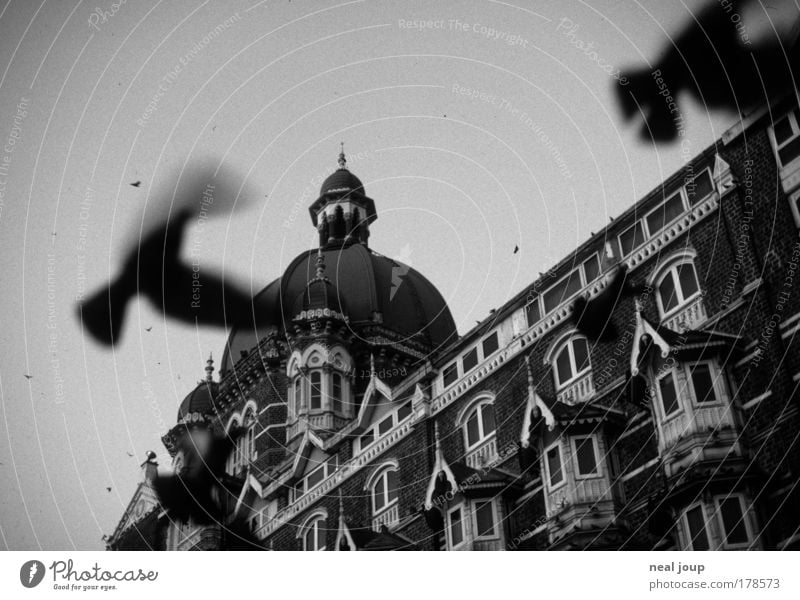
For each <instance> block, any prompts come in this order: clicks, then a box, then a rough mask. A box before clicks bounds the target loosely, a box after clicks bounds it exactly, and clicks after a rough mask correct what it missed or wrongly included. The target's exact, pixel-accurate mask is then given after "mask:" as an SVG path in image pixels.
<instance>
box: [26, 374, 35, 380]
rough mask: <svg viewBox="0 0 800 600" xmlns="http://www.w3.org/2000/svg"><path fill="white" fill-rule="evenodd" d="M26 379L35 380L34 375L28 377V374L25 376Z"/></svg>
mask: <svg viewBox="0 0 800 600" xmlns="http://www.w3.org/2000/svg"><path fill="white" fill-rule="evenodd" d="M25 379H33V375H28V374H27V373H26V374H25Z"/></svg>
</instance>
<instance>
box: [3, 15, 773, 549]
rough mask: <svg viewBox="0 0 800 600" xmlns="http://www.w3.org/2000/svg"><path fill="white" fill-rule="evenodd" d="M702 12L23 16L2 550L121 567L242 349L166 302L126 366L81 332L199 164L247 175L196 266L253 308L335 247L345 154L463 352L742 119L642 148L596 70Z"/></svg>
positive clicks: (379, 243) (7, 301) (143, 323)
mask: <svg viewBox="0 0 800 600" xmlns="http://www.w3.org/2000/svg"><path fill="white" fill-rule="evenodd" d="M515 4H517V5H518V6H515ZM700 5H701V3H698V2H688V3H686V4H682V3H678V2H663V1H659V0H648V1H647V2H639V3H637V2H616V1H607V2H592V3H591V5H589V4H584V3H579V2H563V1H551V2H546V1H541V2H516V3H515V2H508V3H506V2H491V1H477V0H476V1H472V2H449V1H448V2H444V1H439V2H419V1H417V2H402V3H400V2H390V1H374V0H363V1H358V0H356V1H351V2H341V3H336V2H310V1H305V0H295V1H293V2H288V1H285V2H263V3H256V2H255V1H254V0H247V1H245V0H242V1H231V2H224V3H223V2H213V3H212V2H204V3H199V2H193V3H189V2H127V3H125V4H122V5H121V6H120V7H119V10H118V11H117V12H116V13H115V14H112V8H111V6H112V2H110V1H105V0H96V1H94V2H91V3H83V2H71V1H69V2H52V1H50V2H47V1H46V0H45V1H44V2H41V3H39V2H26V1H15V2H8V3H3V4H2V6H0V98H1V99H2V104H0V106H2V107H3V109H2V113H0V138H2V143H3V145H4V146H5V145H6V143H7V141H8V140H9V137H10V136H12V133H13V150H12V151H11V152H10V153H9V152H5V151H0V154H7V155H8V156H9V157H10V163H9V166H8V176H7V183H6V186H5V192H4V196H3V198H2V203H0V250H1V251H2V256H3V258H4V265H5V269H4V274H3V277H2V287H3V292H2V299H1V300H0V303H1V304H0V315H2V327H0V340H1V341H2V349H3V352H2V358H1V359H0V419H1V421H0V429H2V431H3V436H2V440H0V462H1V463H2V465H0V478H1V479H2V486H1V487H0V548H3V547H4V548H10V549H35V548H45V549H68V548H69V549H71V548H77V549H95V548H101V547H102V543H101V540H100V538H101V535H102V534H103V533H110V532H112V531H113V528H114V526H115V525H116V522H117V520H118V519H119V517H120V516H121V514H122V511H123V510H124V509H125V507H126V505H127V502H128V501H129V499H130V495H131V493H132V492H133V490H134V488H135V485H136V483H137V481H138V479H139V477H140V475H139V471H138V465H139V463H140V462H142V459H143V456H144V452H145V451H146V450H150V449H152V450H155V451H156V452H157V453H158V454H159V457H160V459H161V462H162V464H163V463H166V462H167V458H168V457H167V456H166V453H165V452H164V450H163V446H162V445H161V442H160V436H161V434H163V433H164V432H165V431H166V429H168V428H169V427H170V426H171V425H172V424H173V423H174V417H175V412H176V410H177V406H178V404H179V402H180V400H181V399H182V398H183V396H184V395H185V394H186V393H188V392H189V391H190V390H191V389H192V387H193V385H194V384H195V383H196V381H197V380H198V379H199V378H201V377H202V376H203V367H204V361H205V358H206V357H207V355H208V352H209V351H213V352H214V355H215V358H219V356H220V354H221V351H222V348H223V344H224V340H225V337H226V336H225V332H224V331H222V330H201V331H197V330H195V328H193V327H190V326H186V325H182V324H179V323H176V322H174V321H165V320H164V318H163V317H162V316H160V315H159V314H158V313H157V312H156V311H154V310H153V308H152V307H151V306H150V305H149V304H148V303H147V302H139V303H136V304H134V305H133V306H132V310H131V312H130V313H129V316H130V318H129V319H128V320H127V322H126V328H125V331H124V337H123V339H122V343H121V345H120V346H118V347H117V348H115V349H114V350H113V351H112V350H106V349H103V348H100V347H99V346H97V345H96V344H94V343H93V342H91V341H90V340H88V339H84V338H83V337H82V334H81V331H80V328H79V323H78V322H77V321H76V319H75V318H74V305H75V298H76V297H77V296H78V295H80V294H81V293H82V292H84V293H89V292H91V291H94V290H95V289H96V288H97V287H98V286H99V285H101V284H102V283H103V282H104V281H106V280H107V279H108V277H109V274H110V273H111V272H113V271H115V270H116V268H117V261H118V259H119V258H120V254H121V251H122V250H121V249H122V247H123V246H124V244H125V242H126V241H127V240H130V239H131V238H132V237H133V236H135V235H137V233H138V227H139V224H140V222H141V215H142V211H143V210H144V206H145V200H146V199H148V198H149V199H150V200H149V202H152V201H154V200H155V199H156V198H157V197H160V196H159V195H158V194H156V192H158V191H159V190H164V189H168V188H169V184H170V181H171V180H170V177H171V176H172V175H173V174H174V173H175V172H176V170H178V169H180V168H181V167H182V166H183V165H184V164H185V162H186V161H190V162H192V161H195V160H197V159H202V158H207V157H214V158H216V159H217V160H221V161H224V163H225V164H226V165H227V166H229V167H231V168H232V169H234V170H235V171H237V172H238V173H240V174H242V175H243V176H244V177H245V178H246V181H245V180H241V181H240V182H239V183H240V184H243V185H244V184H246V185H244V192H243V197H242V198H241V201H247V204H248V207H247V208H245V209H242V210H241V211H237V212H235V213H234V215H233V216H232V218H230V219H227V218H218V219H216V220H212V221H209V223H208V225H207V227H206V229H205V232H204V235H203V237H202V248H201V254H202V257H203V258H202V260H203V263H204V265H208V266H211V265H215V266H217V267H219V268H220V269H222V268H224V269H225V272H226V274H227V275H229V276H231V277H235V278H236V279H237V280H239V281H242V282H245V283H246V284H248V285H252V286H253V289H254V290H258V289H260V288H261V287H263V286H264V285H266V284H267V283H268V282H269V281H271V280H272V279H273V278H275V277H277V276H278V275H280V273H281V271H282V270H283V268H284V267H285V266H286V264H287V263H288V262H289V261H290V260H291V259H292V258H293V257H294V256H295V255H296V254H297V253H299V252H300V251H301V250H303V249H306V248H309V247H313V246H314V244H315V242H316V233H315V230H314V229H313V227H312V226H311V223H310V220H309V217H308V212H307V206H308V205H309V204H310V203H311V202H312V201H313V200H314V199H315V197H316V192H317V191H318V188H319V184H320V183H321V181H322V179H323V178H324V177H325V176H326V175H328V174H329V173H330V172H331V171H332V170H333V169H334V168H335V167H336V157H337V154H338V151H339V142H340V141H341V140H343V141H344V142H345V149H346V152H347V153H348V155H349V166H350V168H351V170H352V171H353V172H354V173H356V174H357V175H358V176H359V177H360V178H361V180H362V181H363V182H364V184H365V186H366V189H367V193H368V194H369V195H370V196H371V197H372V198H374V199H375V201H376V205H377V210H378V215H379V218H378V220H377V222H376V223H375V224H374V226H373V227H372V237H371V247H373V248H374V249H375V250H376V251H378V252H381V253H383V254H386V255H389V256H395V257H402V258H403V259H405V262H408V263H410V264H412V265H413V266H414V268H416V269H418V270H419V271H421V272H422V273H423V274H425V275H426V276H427V277H428V278H429V279H430V280H431V281H433V282H434V283H435V284H436V285H437V286H438V287H439V289H440V290H441V291H442V293H443V294H444V295H445V297H446V298H447V300H448V302H449V304H450V307H451V310H452V312H453V315H454V317H455V319H456V322H457V323H458V326H459V331H460V332H461V333H463V332H465V331H466V330H467V329H468V328H469V327H470V326H471V325H472V324H474V322H475V321H476V320H478V319H482V318H484V317H485V316H486V315H487V313H488V311H489V309H491V308H493V307H496V306H499V305H501V304H502V303H503V302H505V301H506V300H507V299H508V298H509V297H510V296H511V295H513V294H514V293H516V292H517V291H519V290H520V289H522V288H523V287H524V286H525V285H526V284H529V283H530V282H531V281H532V280H533V279H534V278H535V277H536V275H537V273H538V272H539V271H544V270H546V269H547V268H548V267H550V266H552V265H553V264H554V263H555V262H556V261H557V260H559V259H560V258H562V257H563V256H564V255H565V254H566V253H568V252H569V251H570V249H572V248H574V247H575V246H576V245H577V244H579V243H580V242H582V241H583V240H585V239H586V238H587V237H588V236H589V235H590V232H592V231H596V230H598V229H599V228H602V227H603V225H604V224H606V223H607V222H608V220H609V216H613V215H616V214H618V213H620V212H622V211H623V210H624V209H625V208H626V207H628V206H629V205H630V204H631V203H632V202H633V201H634V200H635V199H637V198H639V197H641V196H642V195H643V194H645V193H646V192H647V191H649V190H650V189H652V188H653V187H654V186H655V185H657V184H658V182H659V181H661V180H662V179H663V178H664V177H666V176H667V175H669V174H670V173H672V172H673V171H675V170H676V169H677V168H679V167H680V166H681V165H682V164H683V162H684V161H685V160H686V159H687V158H689V157H691V156H693V155H694V154H696V153H697V152H699V151H701V150H702V149H703V148H704V147H705V146H706V145H708V144H709V143H710V142H712V141H713V140H714V139H715V138H717V137H719V136H720V135H721V133H722V132H723V131H724V130H725V129H726V128H727V127H728V126H729V125H730V124H731V123H732V122H733V117H732V116H731V115H725V114H719V113H712V114H711V115H709V114H707V113H706V111H704V110H703V108H702V107H701V106H698V105H697V104H696V103H694V102H693V101H692V100H691V99H684V105H683V106H684V108H685V110H686V129H687V137H686V140H688V155H687V150H686V147H684V148H683V149H682V147H681V145H680V143H676V144H673V145H666V146H661V147H658V148H654V147H653V146H652V145H648V144H643V143H641V142H639V141H638V139H637V138H636V132H637V129H638V124H636V125H630V124H622V123H621V120H620V117H619V112H618V110H617V107H616V105H615V104H614V102H613V98H614V97H613V96H612V92H613V85H614V80H613V79H612V78H611V77H609V75H608V74H607V73H606V72H605V71H604V70H603V69H602V68H601V66H600V65H599V64H598V62H597V60H596V59H599V60H601V61H602V63H603V64H609V65H611V66H613V67H614V68H626V67H633V66H639V63H641V62H642V61H645V60H647V59H655V54H656V52H657V51H658V50H659V48H660V47H661V46H662V44H663V42H664V41H665V39H666V36H667V35H668V34H670V33H674V32H675V31H677V30H678V29H679V27H680V25H681V24H684V23H685V22H686V21H687V19H689V18H691V17H690V13H689V10H690V9H693V10H694V9H696V8H697V7H698V6H700ZM98 7H99V10H101V12H102V11H103V10H105V11H108V12H107V13H106V14H105V15H103V16H101V13H97V12H95V11H96V10H98ZM764 14H766V13H763V12H762V17H763V15H764ZM93 15H94V16H93ZM770 16H772V15H770ZM562 19H569V20H570V21H571V22H572V24H573V25H578V29H577V30H575V29H573V30H572V31H573V33H572V35H571V36H568V35H567V34H566V27H564V24H565V23H566V22H563V21H562ZM415 20H425V21H437V20H441V21H442V23H443V25H442V26H440V27H438V28H433V29H425V30H420V29H414V28H411V27H409V26H407V23H406V22H410V21H415ZM451 20H452V21H451ZM456 20H458V21H459V22H460V23H463V24H466V26H465V27H464V26H460V25H458V24H457V23H456V22H455V21H456ZM560 25H561V26H560ZM490 29H492V30H494V31H495V32H497V33H496V34H495V33H491V32H490V31H489V30H490ZM576 40H577V41H580V42H583V43H585V44H588V43H592V44H593V48H592V50H594V51H595V52H596V53H597V55H596V56H594V55H591V56H590V55H589V54H587V53H586V52H584V51H581V50H580V49H579V48H578V47H577V45H576V44H577V41H576ZM465 90H466V91H465ZM473 91H474V92H475V95H476V96H477V97H475V98H473ZM481 94H483V97H481ZM20 103H22V105H21V106H22V108H21V109H18V106H19V105H20ZM515 111H518V112H515ZM22 113H25V116H24V117H23V116H21V114H22ZM522 113H524V114H525V115H526V116H524V117H523V116H521V115H522ZM15 118H16V121H15ZM137 180H141V181H142V185H141V187H138V188H135V187H131V186H130V185H128V184H129V183H130V182H133V181H137ZM148 206H151V205H149V204H148ZM162 209H163V207H155V208H154V210H162ZM148 211H149V209H148ZM517 244H518V245H519V247H520V252H519V253H518V254H513V253H512V251H513V248H514V246H515V245H517ZM48 269H50V279H49V281H48ZM149 327H152V330H151V331H149V332H148V331H146V328H149ZM26 374H27V375H31V376H32V379H27V378H25V377H24V376H25V375H26ZM129 453H130V454H132V455H133V457H131V456H129ZM108 487H110V488H111V491H110V492H109V491H107V489H106V488H108Z"/></svg>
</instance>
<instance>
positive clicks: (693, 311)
mask: <svg viewBox="0 0 800 600" xmlns="http://www.w3.org/2000/svg"><path fill="white" fill-rule="evenodd" d="M707 318H708V315H707V313H706V307H705V304H704V303H703V296H702V295H700V296H697V298H695V299H694V300H692V301H691V302H689V304H687V305H686V306H684V307H683V308H682V309H681V310H679V311H678V312H677V313H675V314H674V315H672V316H671V317H669V318H667V319H664V326H665V327H668V328H669V329H672V331H677V332H678V333H683V332H684V331H686V330H688V329H697V328H698V327H699V326H700V325H701V324H702V323H703V322H704V321H705V320H706V319H707Z"/></svg>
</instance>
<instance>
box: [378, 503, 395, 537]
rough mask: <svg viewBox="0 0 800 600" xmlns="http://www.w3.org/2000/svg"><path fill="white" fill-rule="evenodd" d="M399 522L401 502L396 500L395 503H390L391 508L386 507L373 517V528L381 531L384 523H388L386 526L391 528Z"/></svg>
mask: <svg viewBox="0 0 800 600" xmlns="http://www.w3.org/2000/svg"><path fill="white" fill-rule="evenodd" d="M399 522H400V505H399V503H397V502H395V503H394V504H392V505H390V506H389V508H386V509H384V510H383V511H382V512H380V513H378V514H377V515H375V516H374V517H372V530H373V531H380V530H381V527H382V526H383V525H386V527H388V528H390V529H391V528H392V527H393V526H394V525H397V523H399Z"/></svg>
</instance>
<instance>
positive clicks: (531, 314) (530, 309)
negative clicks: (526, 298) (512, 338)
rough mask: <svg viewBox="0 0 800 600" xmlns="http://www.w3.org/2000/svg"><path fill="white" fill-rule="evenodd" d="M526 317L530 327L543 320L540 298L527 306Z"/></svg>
mask: <svg viewBox="0 0 800 600" xmlns="http://www.w3.org/2000/svg"><path fill="white" fill-rule="evenodd" d="M525 317H526V318H527V319H528V327H531V326H533V325H534V324H535V323H538V322H539V320H540V319H541V318H542V311H541V310H539V298H536V299H535V300H533V301H532V302H529V303H528V304H526V305H525Z"/></svg>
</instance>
